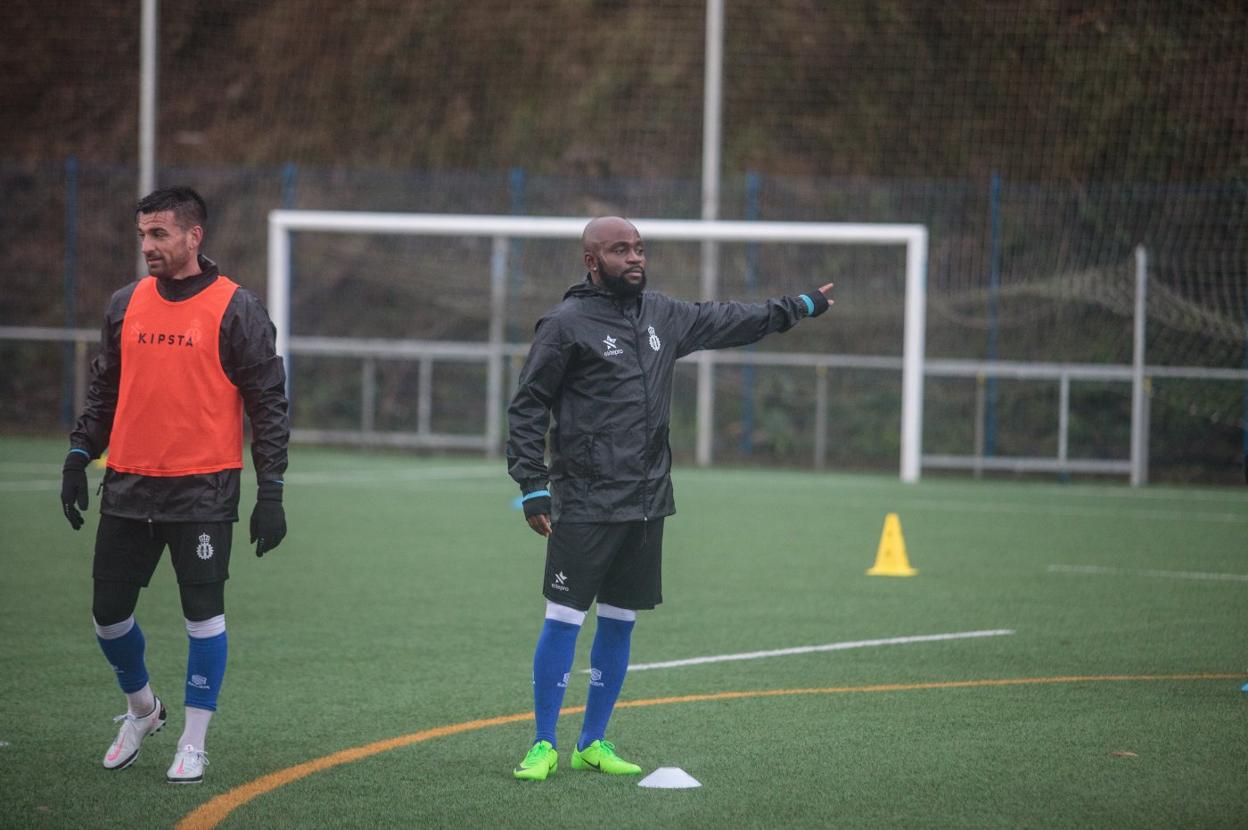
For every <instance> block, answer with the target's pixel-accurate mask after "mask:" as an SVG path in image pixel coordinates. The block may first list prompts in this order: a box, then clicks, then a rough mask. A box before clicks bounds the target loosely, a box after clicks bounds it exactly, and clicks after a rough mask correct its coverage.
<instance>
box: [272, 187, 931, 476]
mask: <svg viewBox="0 0 1248 830" xmlns="http://www.w3.org/2000/svg"><path fill="white" fill-rule="evenodd" d="M588 220H589V217H534V216H503V215H496V216H492V215H468V214H419V213H371V212H357V211H321V210H274V211H271V212H270V213H269V251H268V270H269V273H268V305H269V313H270V315H271V317H272V320H273V324H274V326H275V327H276V328H277V352H278V354H280V355H281V356H282V357H283V358H284V359H287V360H289V355H290V337H291V330H290V300H291V297H290V262H291V237H290V235H291V233H292V232H301V233H303V232H313V233H336V234H376V235H418V236H441V237H449V238H454V237H478V238H488V239H492V240H494V246H495V247H494V250H495V259H496V260H498V259H499V258H500V256H501V255H500V253H499V252H500V251H505V250H506V249H505V245H506V243H507V241H508V240H510V239H516V240H524V239H579V238H580V236H581V232H582V231H583V230H584V227H585V223H586V222H587V221H588ZM630 221H632V222H633V224H634V225H636V227H637V230H638V231H639V232H640V234H641V236H642V238H643V239H647V240H670V241H680V242H725V243H773V244H775V243H779V244H785V243H787V244H810V245H871V246H904V248H905V271H906V273H905V301H904V302H905V309H904V334H903V344H902V389H901V409H902V412H901V436H900V445H901V446H900V448H901V459H900V475H901V480H902V481H904V482H908V483H913V482H917V481H918V480H919V476H920V465H921V459H922V440H923V438H922V424H923V377H924V359H925V358H924V354H925V329H926V304H927V303H926V301H927V257H928V239H927V228H926V227H925V226H923V225H916V224H875V223H870V224H866V223H861V224H860V223H842V222H759V221H723V220H697V219H632V220H630ZM492 272H493V273H492V275H491V290H490V297H491V325H490V335H489V344H488V345H489V348H490V349H491V358H490V360H489V362H488V366H489V369H488V382H487V385H488V393H487V394H488V398H489V400H490V402H491V406H490V407H489V412H488V413H487V429H486V432H487V437H486V442H487V445H489V444H490V443H491V442H497V441H498V440H499V437H500V436H501V430H502V425H501V423H500V422H499V417H500V416H499V412H500V411H501V407H500V406H495V405H493V404H494V403H497V402H500V401H501V399H502V390H503V368H504V346H505V344H504V343H503V327H502V322H501V320H502V311H503V304H504V303H505V302H506V293H505V292H506V288H505V279H504V277H503V269H502V268H499V267H495V268H493V269H492ZM851 313H852V312H851ZM709 394H712V393H711V391H710V390H707V389H704V388H699V390H698V396H699V401H698V404H699V405H698V410H699V413H702V412H705V411H710V409H711V406H710V403H709V401H706V400H703V398H704V397H705V396H707V395H709ZM711 429H712V425H711V423H709V418H707V417H704V416H701V415H700V416H699V418H698V421H697V430H698V431H699V434H700V435H702V434H703V431H708V432H709V430H711ZM699 461H700V462H701V461H703V459H699Z"/></svg>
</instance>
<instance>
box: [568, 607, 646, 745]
mask: <svg viewBox="0 0 1248 830" xmlns="http://www.w3.org/2000/svg"><path fill="white" fill-rule="evenodd" d="M634 624H635V621H634V620H629V621H627V622H625V621H624V620H614V619H611V618H609V617H599V618H598V631H597V632H596V633H595V634H594V645H593V647H592V648H591V649H590V651H589V665H590V667H591V668H590V670H589V699H588V700H586V701H585V723H584V725H583V726H582V727H581V739H580V741H578V742H577V745H576V748H577V749H584V748H585V747H587V746H589V745H590V744H592V743H593V742H594V741H600V740H602V737H603V735H605V734H606V732H607V721H609V720H611V710H613V709H614V708H615V701H616V699H617V698H619V696H620V689H622V688H624V675H626V674H628V651H629V646H630V644H631V642H632V637H633V625H634Z"/></svg>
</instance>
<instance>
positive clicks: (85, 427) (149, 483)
mask: <svg viewBox="0 0 1248 830" xmlns="http://www.w3.org/2000/svg"><path fill="white" fill-rule="evenodd" d="M199 265H200V267H201V269H202V273H200V274H197V275H196V276H193V277H187V278H186V279H183V280H158V281H157V290H158V291H159V292H160V295H161V296H162V297H163V298H165V299H166V300H172V301H174V302H177V301H179V300H186V299H189V298H191V297H194V296H195V295H196V294H198V293H199V292H201V291H203V290H204V289H205V288H207V287H208V286H209V285H211V284H212V283H213V282H215V281H216V279H217V277H218V276H219V274H220V272H219V271H218V269H217V265H216V263H214V262H213V261H212V260H210V259H208V258H207V257H205V256H200V258H199ZM137 286H138V282H133V283H130V284H129V285H127V286H125V287H124V288H121V289H119V290H118V291H116V292H115V293H114V294H113V296H112V298H111V299H110V300H109V303H108V310H107V311H106V312H105V314H104V327H103V330H102V331H101V336H100V353H99V355H98V356H96V358H95V360H94V361H92V363H91V383H90V386H89V387H88V389H87V401H86V406H85V407H84V409H83V413H82V417H80V418H79V419H78V424H77V426H76V427H75V429H74V431H73V432H72V433H70V437H69V445H70V448H71V449H81V450H84V451H86V452H87V454H88V455H89V456H90V457H91V458H95V457H97V456H99V455H101V454H102V453H103V452H104V450H106V449H107V448H108V443H109V438H110V436H111V435H112V432H113V416H114V415H115V414H116V412H117V390H118V385H119V383H120V380H121V325H122V321H123V320H124V319H125V316H126V309H127V308H128V307H129V304H130V298H131V296H132V295H133V294H134V289H135V288H136V287H137ZM274 338H275V329H274V328H273V323H272V322H271V321H270V320H269V314H268V312H267V311H266V310H265V308H264V306H263V305H262V304H261V302H260V300H259V298H257V297H256V295H255V294H252V293H251V292H250V291H247V290H246V289H244V288H241V287H240V288H239V289H238V290H237V291H235V292H234V296H233V297H232V298H231V299H230V302H229V305H227V306H226V309H225V314H224V315H223V316H222V318H221V331H220V334H219V337H218V347H219V349H220V355H221V367H222V368H223V369H224V370H225V375H226V377H228V378H229V379H230V381H231V382H232V383H233V384H234V385H235V386H237V387H238V391H239V394H240V395H241V396H242V399H243V409H244V411H245V412H246V413H247V417H248V419H249V420H250V421H251V432H252V441H251V458H252V463H253V465H254V466H255V469H256V479H257V481H274V480H278V479H281V477H282V475H283V474H284V473H285V472H286V448H287V445H288V444H289V443H290V421H289V418H288V414H287V411H288V405H287V401H286V369H285V366H284V365H283V363H282V359H281V358H280V357H278V356H277V353H276V351H275V350H274ZM240 477H241V475H240V471H239V470H221V471H219V472H215V473H204V474H200V475H189V476H172V477H161V476H144V475H137V474H135V473H119V472H116V471H115V470H111V469H109V470H105V472H104V483H103V497H102V498H101V500H100V512H101V513H106V514H108V515H110V516H120V517H122V518H127V519H150V520H152V521H157V522H162V521H163V522H186V521H217V522H232V521H237V520H238V498H239V481H240Z"/></svg>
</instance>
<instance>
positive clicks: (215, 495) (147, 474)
mask: <svg viewBox="0 0 1248 830" xmlns="http://www.w3.org/2000/svg"><path fill="white" fill-rule="evenodd" d="M207 218H208V211H207V208H206V206H205V205H204V200H203V199H202V198H201V197H200V196H199V194H198V193H196V192H195V191H194V190H191V189H190V188H186V187H173V188H167V189H164V190H158V191H156V192H154V193H152V194H151V195H149V196H147V197H145V198H144V199H143V200H142V201H140V202H139V204H138V209H137V211H136V219H137V226H138V234H139V240H140V242H141V243H142V250H143V257H144V259H145V260H146V261H147V266H148V269H149V271H150V276H147V277H144V278H143V279H140V280H138V281H137V282H134V283H131V284H130V285H127V286H125V287H124V288H122V289H120V290H118V291H117V292H116V293H114V294H113V296H112V299H111V300H110V301H109V304H108V309H107V311H106V313H105V316H104V328H103V332H102V336H101V345H100V353H99V355H98V356H97V357H96V358H95V360H94V361H93V362H92V364H91V383H90V386H89V388H88V392H87V401H86V407H85V408H84V411H83V413H82V416H81V417H80V418H79V419H78V423H77V425H76V427H75V429H74V431H73V432H72V433H71V434H70V439H69V443H70V450H69V454H68V455H67V456H66V458H65V464H64V468H63V473H62V476H63V478H62V484H61V507H62V509H63V511H64V513H65V517H66V518H67V519H68V520H69V523H70V525H71V526H72V527H73V528H74V530H78V529H79V528H81V527H82V525H83V518H82V514H81V513H79V510H85V509H86V507H87V502H88V495H87V493H88V490H87V474H86V468H87V464H88V463H89V462H90V461H91V460H92V459H94V458H97V457H99V456H100V455H102V454H103V453H104V451H105V450H107V451H108V456H107V467H106V469H105V472H104V482H103V485H102V491H103V497H102V498H101V500H100V514H101V515H100V523H99V527H98V529H97V533H96V540H95V561H94V566H93V569H92V575H93V577H94V581H95V593H94V598H93V601H92V609H91V612H92V616H93V617H94V618H95V631H96V637H97V639H98V640H99V644H100V648H101V649H102V650H103V652H104V656H105V657H106V658H107V659H108V662H109V663H110V664H111V665H112V667H113V671H114V672H116V675H117V681H118V683H119V684H120V685H121V690H122V692H124V693H125V696H126V701H127V711H126V713H125V714H124V715H119V716H118V717H117V718H116V719H115V720H117V721H119V722H120V723H121V728H120V730H119V731H118V733H117V738H116V739H115V740H114V741H113V743H112V745H111V746H110V747H109V748H108V751H107V752H106V753H105V755H104V766H105V768H107V769H110V770H121V769H125V768H126V767H128V766H130V765H131V764H133V763H134V761H135V760H136V759H137V758H138V755H139V749H140V747H141V745H142V743H143V740H144V739H145V738H147V737H148V736H149V735H152V734H154V733H156V732H158V731H160V729H161V727H163V726H164V725H165V718H166V711H165V705H164V703H163V702H162V701H161V699H160V698H158V697H157V696H156V695H155V694H154V693H153V692H152V687H151V685H150V684H149V683H148V674H147V666H146V662H145V659H144V652H145V647H144V639H143V632H142V631H141V629H140V628H139V626H138V623H136V622H135V619H134V610H135V607H136V606H137V604H138V599H139V592H140V590H141V589H142V588H144V587H146V586H147V585H148V583H149V582H150V580H151V577H152V573H153V572H154V571H155V569H156V564H157V562H159V560H160V557H161V554H162V553H163V552H164V549H165V548H166V547H168V548H169V556H170V559H171V560H172V561H173V567H174V570H175V571H176V572H177V577H178V588H179V591H180V593H181V598H182V613H183V615H184V616H185V618H186V631H187V635H188V637H189V648H188V658H187V671H186V694H185V703H186V722H185V728H184V730H183V732H182V737H181V738H180V739H179V740H178V744H177V747H176V750H175V754H174V759H173V763H172V765H170V767H169V769H168V772H167V773H166V780H168V781H169V782H170V783H174V784H193V783H198V782H199V781H202V780H203V775H204V766H205V765H207V763H208V760H207V756H206V755H205V751H204V742H205V736H206V733H207V730H208V722H209V720H210V719H211V717H212V713H213V712H215V711H216V708H217V695H218V694H219V692H220V689H221V681H222V679H223V678H224V676H225V663H226V635H225V580H226V579H228V578H229V563H230V547H231V542H232V538H233V530H234V523H235V522H236V521H238V501H239V489H240V480H241V478H242V468H243V413H244V412H246V414H247V417H248V418H249V419H250V421H251V429H252V443H251V457H252V462H253V465H254V467H255V469H256V480H257V485H258V487H257V501H256V506H255V509H254V510H253V512H252V514H251V527H250V530H251V541H252V542H255V543H256V555H257V556H262V555H263V554H264V553H265V552H266V551H268V550H272V549H273V548H275V547H277V545H278V544H279V543H280V542H281V541H282V539H283V537H285V535H286V514H285V511H284V509H283V507H282V487H283V476H284V475H285V472H286V449H287V444H288V443H289V441H290V422H289V418H288V403H287V400H286V372H285V369H284V367H283V364H282V360H281V358H280V357H278V356H277V353H276V351H275V350H274V336H275V331H274V328H273V323H272V322H271V321H270V320H269V315H268V312H267V311H266V310H265V308H264V306H263V305H262V304H261V303H260V300H259V299H257V297H256V296H255V295H254V294H252V293H251V292H250V291H247V290H246V289H243V288H240V287H239V286H238V285H237V284H236V283H234V282H233V281H232V280H230V279H229V278H228V277H226V276H223V275H222V274H221V273H220V272H219V271H218V270H217V265H216V263H214V262H213V261H212V260H210V259H208V258H207V257H205V256H203V255H201V254H200V253H199V249H200V246H201V244H202V243H203V240H204V227H205V225H206V224H207Z"/></svg>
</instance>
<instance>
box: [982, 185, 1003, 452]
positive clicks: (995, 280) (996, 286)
mask: <svg viewBox="0 0 1248 830" xmlns="http://www.w3.org/2000/svg"><path fill="white" fill-rule="evenodd" d="M988 205H989V211H991V218H992V229H991V238H990V242H989V245H990V250H989V254H988V359H989V360H996V359H997V300H998V295H999V294H1000V292H1001V174H1000V173H998V172H996V171H995V170H994V171H993V173H992V184H991V185H990V187H989V191H988ZM996 453H997V379H996V377H994V376H993V375H989V376H988V383H987V395H986V397H985V401H984V455H986V456H988V457H989V458H991V457H992V456H994V455H996Z"/></svg>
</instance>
